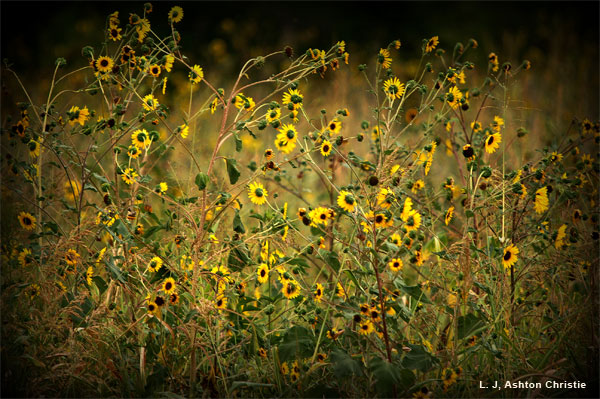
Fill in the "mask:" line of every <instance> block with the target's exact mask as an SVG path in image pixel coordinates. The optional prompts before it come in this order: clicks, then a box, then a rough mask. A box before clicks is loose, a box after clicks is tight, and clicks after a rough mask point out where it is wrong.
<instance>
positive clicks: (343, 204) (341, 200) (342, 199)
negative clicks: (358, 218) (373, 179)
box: [337, 190, 356, 212]
mask: <svg viewBox="0 0 600 399" xmlns="http://www.w3.org/2000/svg"><path fill="white" fill-rule="evenodd" d="M337 204H338V205H339V207H340V208H342V209H343V210H345V211H346V212H354V207H355V206H356V199H355V198H354V195H352V193H350V192H349V191H344V190H342V191H340V194H339V195H338V197H337Z"/></svg>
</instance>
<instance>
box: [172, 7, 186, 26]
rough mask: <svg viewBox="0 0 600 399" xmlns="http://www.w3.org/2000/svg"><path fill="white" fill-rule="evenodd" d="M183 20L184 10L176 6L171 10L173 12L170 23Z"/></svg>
mask: <svg viewBox="0 0 600 399" xmlns="http://www.w3.org/2000/svg"><path fill="white" fill-rule="evenodd" d="M182 19H183V9H182V8H181V7H179V6H175V7H173V8H171V11H169V21H171V22H175V23H177V22H181V20H182Z"/></svg>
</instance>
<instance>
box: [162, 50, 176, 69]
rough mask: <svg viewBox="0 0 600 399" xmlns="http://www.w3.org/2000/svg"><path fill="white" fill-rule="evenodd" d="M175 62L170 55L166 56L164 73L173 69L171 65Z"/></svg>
mask: <svg viewBox="0 0 600 399" xmlns="http://www.w3.org/2000/svg"><path fill="white" fill-rule="evenodd" d="M174 62H175V57H174V56H173V55H172V54H167V56H165V65H164V67H165V71H167V72H171V69H173V63H174Z"/></svg>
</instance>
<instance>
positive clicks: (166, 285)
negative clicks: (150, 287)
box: [162, 277, 176, 295]
mask: <svg viewBox="0 0 600 399" xmlns="http://www.w3.org/2000/svg"><path fill="white" fill-rule="evenodd" d="M175 288H176V284H175V280H174V279H173V278H172V277H168V278H166V279H165V281H163V283H162V290H163V291H164V292H165V294H167V295H169V294H172V293H173V292H175Z"/></svg>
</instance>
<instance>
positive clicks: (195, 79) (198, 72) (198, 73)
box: [188, 65, 204, 84]
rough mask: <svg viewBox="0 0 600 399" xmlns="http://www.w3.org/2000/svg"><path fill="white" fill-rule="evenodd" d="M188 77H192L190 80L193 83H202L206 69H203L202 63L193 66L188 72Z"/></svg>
mask: <svg viewBox="0 0 600 399" xmlns="http://www.w3.org/2000/svg"><path fill="white" fill-rule="evenodd" d="M188 77H189V78H190V82H192V83H193V84H196V83H200V82H201V81H202V79H203V78H204V71H203V70H202V68H201V67H200V65H194V66H193V67H192V70H191V71H190V73H189V74H188Z"/></svg>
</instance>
